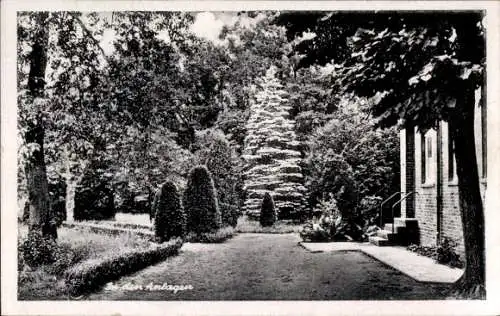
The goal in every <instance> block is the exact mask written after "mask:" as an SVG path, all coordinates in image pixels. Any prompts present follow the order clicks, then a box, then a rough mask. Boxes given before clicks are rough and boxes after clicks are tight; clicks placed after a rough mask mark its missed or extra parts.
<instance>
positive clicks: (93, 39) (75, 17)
mask: <svg viewBox="0 0 500 316" xmlns="http://www.w3.org/2000/svg"><path fill="white" fill-rule="evenodd" d="M68 14H69V15H70V16H71V17H73V19H75V21H76V22H77V23H78V24H79V25H80V27H81V28H82V30H83V31H84V32H85V34H86V35H87V36H88V37H89V38H90V39H91V40H92V41H93V42H94V44H95V45H96V46H97V47H98V48H99V50H100V51H101V53H102V55H103V57H104V59H105V60H106V62H107V63H108V64H109V59H108V56H106V53H105V52H104V49H103V48H102V46H101V45H100V44H99V41H98V40H97V39H96V38H95V37H94V36H93V35H92V32H90V30H89V29H88V28H87V26H86V25H85V24H84V23H83V21H82V20H81V19H80V17H79V16H78V15H77V14H76V12H68Z"/></svg>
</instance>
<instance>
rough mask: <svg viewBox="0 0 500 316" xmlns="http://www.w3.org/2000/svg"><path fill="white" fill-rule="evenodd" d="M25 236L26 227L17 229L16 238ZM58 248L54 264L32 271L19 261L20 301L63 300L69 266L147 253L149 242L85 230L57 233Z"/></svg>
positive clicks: (60, 230)
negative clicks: (135, 252)
mask: <svg viewBox="0 0 500 316" xmlns="http://www.w3.org/2000/svg"><path fill="white" fill-rule="evenodd" d="M26 234H27V227H26V226H20V227H19V238H23V237H24V236H26ZM58 245H59V248H60V249H61V252H62V254H63V256H62V258H61V259H60V260H57V261H56V262H55V263H54V264H50V265H43V266H40V267H37V268H36V269H32V268H30V267H28V266H26V265H24V264H23V263H22V261H21V263H20V265H19V267H18V269H19V273H18V297H19V299H21V300H22V299H26V300H30V299H35V300H36V299H51V298H64V297H65V296H66V293H67V291H66V286H65V284H64V272H65V271H66V270H67V269H69V268H71V267H72V266H74V265H76V264H78V263H80V262H83V261H87V260H92V259H98V258H104V257H109V256H113V255H116V254H119V253H124V252H126V251H130V250H137V249H146V248H148V247H149V246H150V245H151V242H150V241H148V240H146V239H144V238H140V237H138V236H136V235H134V234H118V235H112V236H110V235H106V234H97V233H92V232H90V231H87V230H81V229H69V228H64V227H61V228H59V229H58Z"/></svg>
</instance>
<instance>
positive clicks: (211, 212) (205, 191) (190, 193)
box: [183, 166, 222, 234]
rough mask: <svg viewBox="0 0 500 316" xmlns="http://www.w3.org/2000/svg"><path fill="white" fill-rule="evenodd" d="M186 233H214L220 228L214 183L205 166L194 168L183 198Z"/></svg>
mask: <svg viewBox="0 0 500 316" xmlns="http://www.w3.org/2000/svg"><path fill="white" fill-rule="evenodd" d="M183 204H184V210H185V212H186V216H187V227H186V229H187V231H189V232H194V233H195V234H202V233H210V232H216V231H217V230H218V229H219V228H220V227H221V226H222V218H221V212H220V209H219V203H218V201H217V192H216V190H215V185H214V181H213V180H212V177H211V175H210V173H209V172H208V170H207V167H205V166H196V167H194V168H193V169H192V170H191V172H190V174H189V178H188V182H187V186H186V189H185V191H184V197H183Z"/></svg>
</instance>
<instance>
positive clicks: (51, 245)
mask: <svg viewBox="0 0 500 316" xmlns="http://www.w3.org/2000/svg"><path fill="white" fill-rule="evenodd" d="M18 251H19V254H20V256H21V257H22V258H23V264H26V265H28V266H30V267H37V266H40V265H43V264H49V263H52V262H54V261H55V253H56V252H57V243H56V241H55V240H54V239H52V238H47V237H44V236H42V233H41V232H38V231H30V232H29V233H28V236H27V237H26V239H24V240H22V241H21V242H20V244H19V247H18Z"/></svg>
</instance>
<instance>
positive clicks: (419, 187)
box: [400, 98, 486, 258]
mask: <svg viewBox="0 0 500 316" xmlns="http://www.w3.org/2000/svg"><path fill="white" fill-rule="evenodd" d="M477 99H479V98H477ZM484 115H485V111H481V108H480V107H479V106H478V104H476V122H475V138H476V155H477V163H478V168H479V174H480V178H481V179H480V188H481V195H482V197H483V202H484V196H485V192H486V178H485V175H486V172H485V168H486V166H483V164H484V162H483V161H484V160H485V159H484V156H483V151H484V150H485V149H486V147H485V145H484V144H483V142H485V141H486V138H485V133H483V128H484V126H486V124H484V121H483V120H485V119H486V118H485V116H484ZM439 129H440V133H438V131H437V130H434V129H432V130H429V131H427V132H426V133H425V134H424V135H422V133H420V132H418V131H417V129H416V128H412V129H408V130H402V131H401V135H400V137H401V191H403V192H410V190H409V189H410V188H412V183H411V181H414V182H413V185H414V186H413V187H414V190H415V191H416V192H417V193H416V194H415V197H414V201H412V203H413V207H414V216H413V214H412V210H411V205H405V204H403V205H402V216H403V217H405V216H406V217H415V218H416V219H417V220H418V225H419V240H420V244H422V245H435V244H436V242H437V240H438V237H439V236H438V232H439V231H440V235H441V236H440V237H441V238H443V237H448V238H451V239H453V240H454V241H456V242H457V243H458V247H457V250H458V252H459V253H460V254H461V256H462V258H463V257H464V256H463V254H464V242H463V231H462V220H461V215H460V209H459V199H458V180H457V176H456V163H455V160H454V158H453V155H450V152H452V150H453V149H452V148H451V147H450V143H449V137H448V134H449V133H448V124H447V123H446V122H441V123H440V127H439ZM410 133H411V134H412V135H413V140H411V137H409V135H411V134H410ZM438 136H439V137H440V140H438ZM438 143H440V146H439V148H438ZM412 145H413V148H412ZM422 146H424V148H422ZM438 150H439V154H440V155H441V164H440V165H439V166H438V165H437V163H438V159H437V155H438ZM429 151H430V152H431V153H430V154H429ZM423 155H425V157H423ZM424 159H425V162H423V160H424ZM438 168H440V171H441V175H442V179H441V180H442V181H441V183H438V177H437V173H438ZM438 186H440V189H441V192H442V211H441V213H440V215H441V218H440V228H441V229H438V222H439V221H438V205H437V203H438V199H437V197H438Z"/></svg>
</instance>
